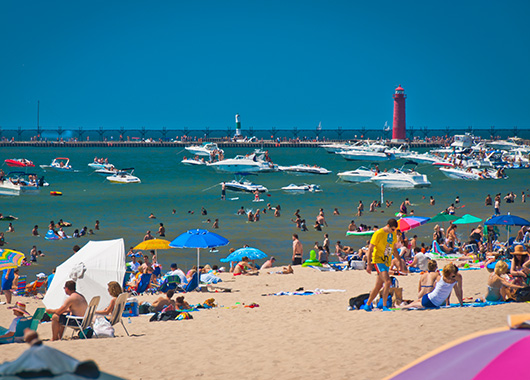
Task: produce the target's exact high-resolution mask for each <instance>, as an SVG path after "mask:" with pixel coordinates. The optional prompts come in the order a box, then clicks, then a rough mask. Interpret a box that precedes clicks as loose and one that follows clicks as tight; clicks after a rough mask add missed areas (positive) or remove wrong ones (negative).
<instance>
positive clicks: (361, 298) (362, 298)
mask: <svg viewBox="0 0 530 380" xmlns="http://www.w3.org/2000/svg"><path fill="white" fill-rule="evenodd" d="M368 297H370V293H365V294H361V295H358V296H357V297H352V298H350V307H351V308H352V309H354V310H359V309H360V308H361V306H362V305H363V304H364V303H365V302H366V300H367V299H368Z"/></svg>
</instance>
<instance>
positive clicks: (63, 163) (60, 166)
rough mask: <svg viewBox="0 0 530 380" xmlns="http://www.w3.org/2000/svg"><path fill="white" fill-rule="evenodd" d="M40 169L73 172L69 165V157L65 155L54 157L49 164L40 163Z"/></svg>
mask: <svg viewBox="0 0 530 380" xmlns="http://www.w3.org/2000/svg"><path fill="white" fill-rule="evenodd" d="M40 167H41V168H42V169H44V170H45V171H46V169H53V170H57V171H60V172H73V171H74V170H73V169H72V167H71V166H70V159H69V158H67V157H57V158H54V159H53V161H52V163H51V164H50V165H40Z"/></svg>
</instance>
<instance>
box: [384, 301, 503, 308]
mask: <svg viewBox="0 0 530 380" xmlns="http://www.w3.org/2000/svg"><path fill="white" fill-rule="evenodd" d="M507 303H508V302H490V301H486V302H464V304H463V305H462V306H460V304H459V303H452V304H450V305H449V306H445V305H444V306H441V307H437V308H436V309H450V308H454V307H486V306H495V305H506V304H507ZM391 310H402V309H401V308H392V309H391ZM408 310H433V308H430V309H423V308H422V309H420V308H418V309H416V308H412V309H408Z"/></svg>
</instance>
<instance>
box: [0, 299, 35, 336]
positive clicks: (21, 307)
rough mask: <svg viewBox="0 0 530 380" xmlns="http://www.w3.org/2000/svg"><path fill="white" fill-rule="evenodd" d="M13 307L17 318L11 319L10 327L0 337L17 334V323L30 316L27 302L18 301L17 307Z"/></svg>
mask: <svg viewBox="0 0 530 380" xmlns="http://www.w3.org/2000/svg"><path fill="white" fill-rule="evenodd" d="M12 309H13V314H14V315H15V318H13V321H11V324H10V325H9V329H7V331H6V332H5V333H4V334H3V335H0V339H3V338H10V337H12V336H14V335H15V332H16V331H17V324H18V322H19V321H21V320H22V319H23V318H24V317H28V316H29V313H28V312H27V311H26V304H25V303H22V302H17V303H16V304H15V307H13V308H12Z"/></svg>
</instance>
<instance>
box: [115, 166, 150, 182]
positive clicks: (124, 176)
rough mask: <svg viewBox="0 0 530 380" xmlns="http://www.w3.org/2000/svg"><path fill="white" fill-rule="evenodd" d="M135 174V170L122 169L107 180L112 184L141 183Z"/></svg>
mask: <svg viewBox="0 0 530 380" xmlns="http://www.w3.org/2000/svg"><path fill="white" fill-rule="evenodd" d="M133 173H134V168H127V169H120V170H118V171H117V172H116V173H114V174H113V175H111V176H109V177H107V178H106V180H107V181H109V182H112V183H141V182H142V181H140V178H138V177H135V176H134V175H133Z"/></svg>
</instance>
